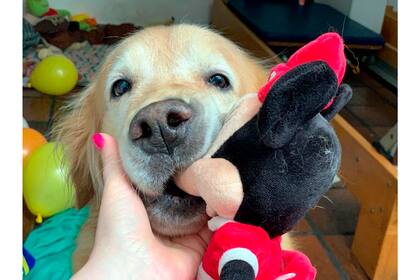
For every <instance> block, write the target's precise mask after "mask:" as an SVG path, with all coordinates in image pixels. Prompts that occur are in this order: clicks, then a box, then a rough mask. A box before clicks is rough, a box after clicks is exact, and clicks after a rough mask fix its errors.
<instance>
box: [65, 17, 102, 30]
mask: <svg viewBox="0 0 420 280" xmlns="http://www.w3.org/2000/svg"><path fill="white" fill-rule="evenodd" d="M70 19H71V20H72V21H74V22H78V23H79V29H80V30H83V31H90V30H91V29H92V28H95V27H96V25H97V23H96V19H95V18H93V17H91V16H89V15H88V14H86V13H81V14H76V15H72V16H71V17H70Z"/></svg>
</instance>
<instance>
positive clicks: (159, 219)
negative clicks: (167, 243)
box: [143, 179, 208, 236]
mask: <svg viewBox="0 0 420 280" xmlns="http://www.w3.org/2000/svg"><path fill="white" fill-rule="evenodd" d="M143 201H144V204H145V206H146V210H147V212H148V215H149V219H150V223H151V226H152V228H153V230H154V231H155V232H156V233H158V234H161V235H165V236H179V235H185V234H193V233H196V232H198V231H199V230H200V229H201V228H202V227H203V226H204V225H205V224H206V222H207V220H208V216H207V214H206V204H205V202H204V200H203V199H202V198H201V197H198V196H192V195H190V194H188V193H186V192H184V191H183V190H181V189H180V188H179V187H178V186H177V185H176V184H175V182H174V181H173V180H172V179H169V180H168V181H167V182H166V184H165V188H164V190H163V191H162V193H161V194H160V195H158V196H156V197H153V198H152V197H143Z"/></svg>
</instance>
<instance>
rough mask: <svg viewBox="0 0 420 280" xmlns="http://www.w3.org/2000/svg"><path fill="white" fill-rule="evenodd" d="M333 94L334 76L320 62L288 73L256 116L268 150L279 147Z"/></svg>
mask: <svg viewBox="0 0 420 280" xmlns="http://www.w3.org/2000/svg"><path fill="white" fill-rule="evenodd" d="M336 92H337V76H336V75H335V73H334V71H333V70H332V69H331V68H330V67H329V66H328V65H327V64H326V63H324V62H322V61H315V62H311V63H306V64H302V65H300V66H297V67H295V68H293V69H292V70H290V71H288V72H287V73H286V74H285V75H284V76H282V77H281V78H280V79H279V80H278V81H277V82H276V83H275V84H274V85H273V86H272V88H271V89H270V91H269V92H268V95H267V98H266V99H265V101H264V104H263V106H262V107H261V110H260V112H259V114H258V129H259V136H260V139H261V140H262V141H263V143H264V144H265V145H266V146H268V147H272V148H280V147H282V146H283V145H285V144H286V143H288V142H289V141H290V140H291V139H292V138H293V137H294V135H295V134H296V131H297V129H298V128H299V127H302V126H303V125H304V124H305V123H307V122H308V121H309V120H311V119H312V118H313V117H315V115H317V114H318V113H319V112H321V110H322V109H323V108H324V107H325V106H326V105H327V104H328V102H329V101H330V100H331V98H333V97H334V96H335V94H336Z"/></svg>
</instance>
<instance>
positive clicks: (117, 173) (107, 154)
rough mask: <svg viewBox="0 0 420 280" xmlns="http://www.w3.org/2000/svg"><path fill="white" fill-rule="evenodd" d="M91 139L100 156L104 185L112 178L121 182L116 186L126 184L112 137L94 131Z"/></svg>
mask: <svg viewBox="0 0 420 280" xmlns="http://www.w3.org/2000/svg"><path fill="white" fill-rule="evenodd" d="M92 140H93V143H94V144H95V146H96V148H97V149H98V150H99V151H100V154H101V157H102V163H103V176H104V182H105V186H107V185H109V183H110V181H112V180H118V181H121V183H122V184H117V185H118V186H122V185H125V184H127V183H128V182H127V179H126V177H125V176H126V175H125V173H124V170H123V167H122V164H121V160H120V154H119V150H118V146H117V143H116V142H115V140H114V138H112V137H111V136H109V135H107V134H105V133H96V134H95V135H93V137H92ZM105 143H106V145H105Z"/></svg>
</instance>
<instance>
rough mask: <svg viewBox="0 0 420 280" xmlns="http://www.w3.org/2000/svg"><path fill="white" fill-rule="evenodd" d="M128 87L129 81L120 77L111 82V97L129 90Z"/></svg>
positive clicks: (118, 95) (129, 85)
mask: <svg viewBox="0 0 420 280" xmlns="http://www.w3.org/2000/svg"><path fill="white" fill-rule="evenodd" d="M130 89H131V83H130V82H129V81H127V80H124V79H120V80H117V81H115V82H114V83H113V84H112V89H111V95H112V97H113V98H117V97H120V96H122V95H123V94H124V93H126V92H128V91H130Z"/></svg>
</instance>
